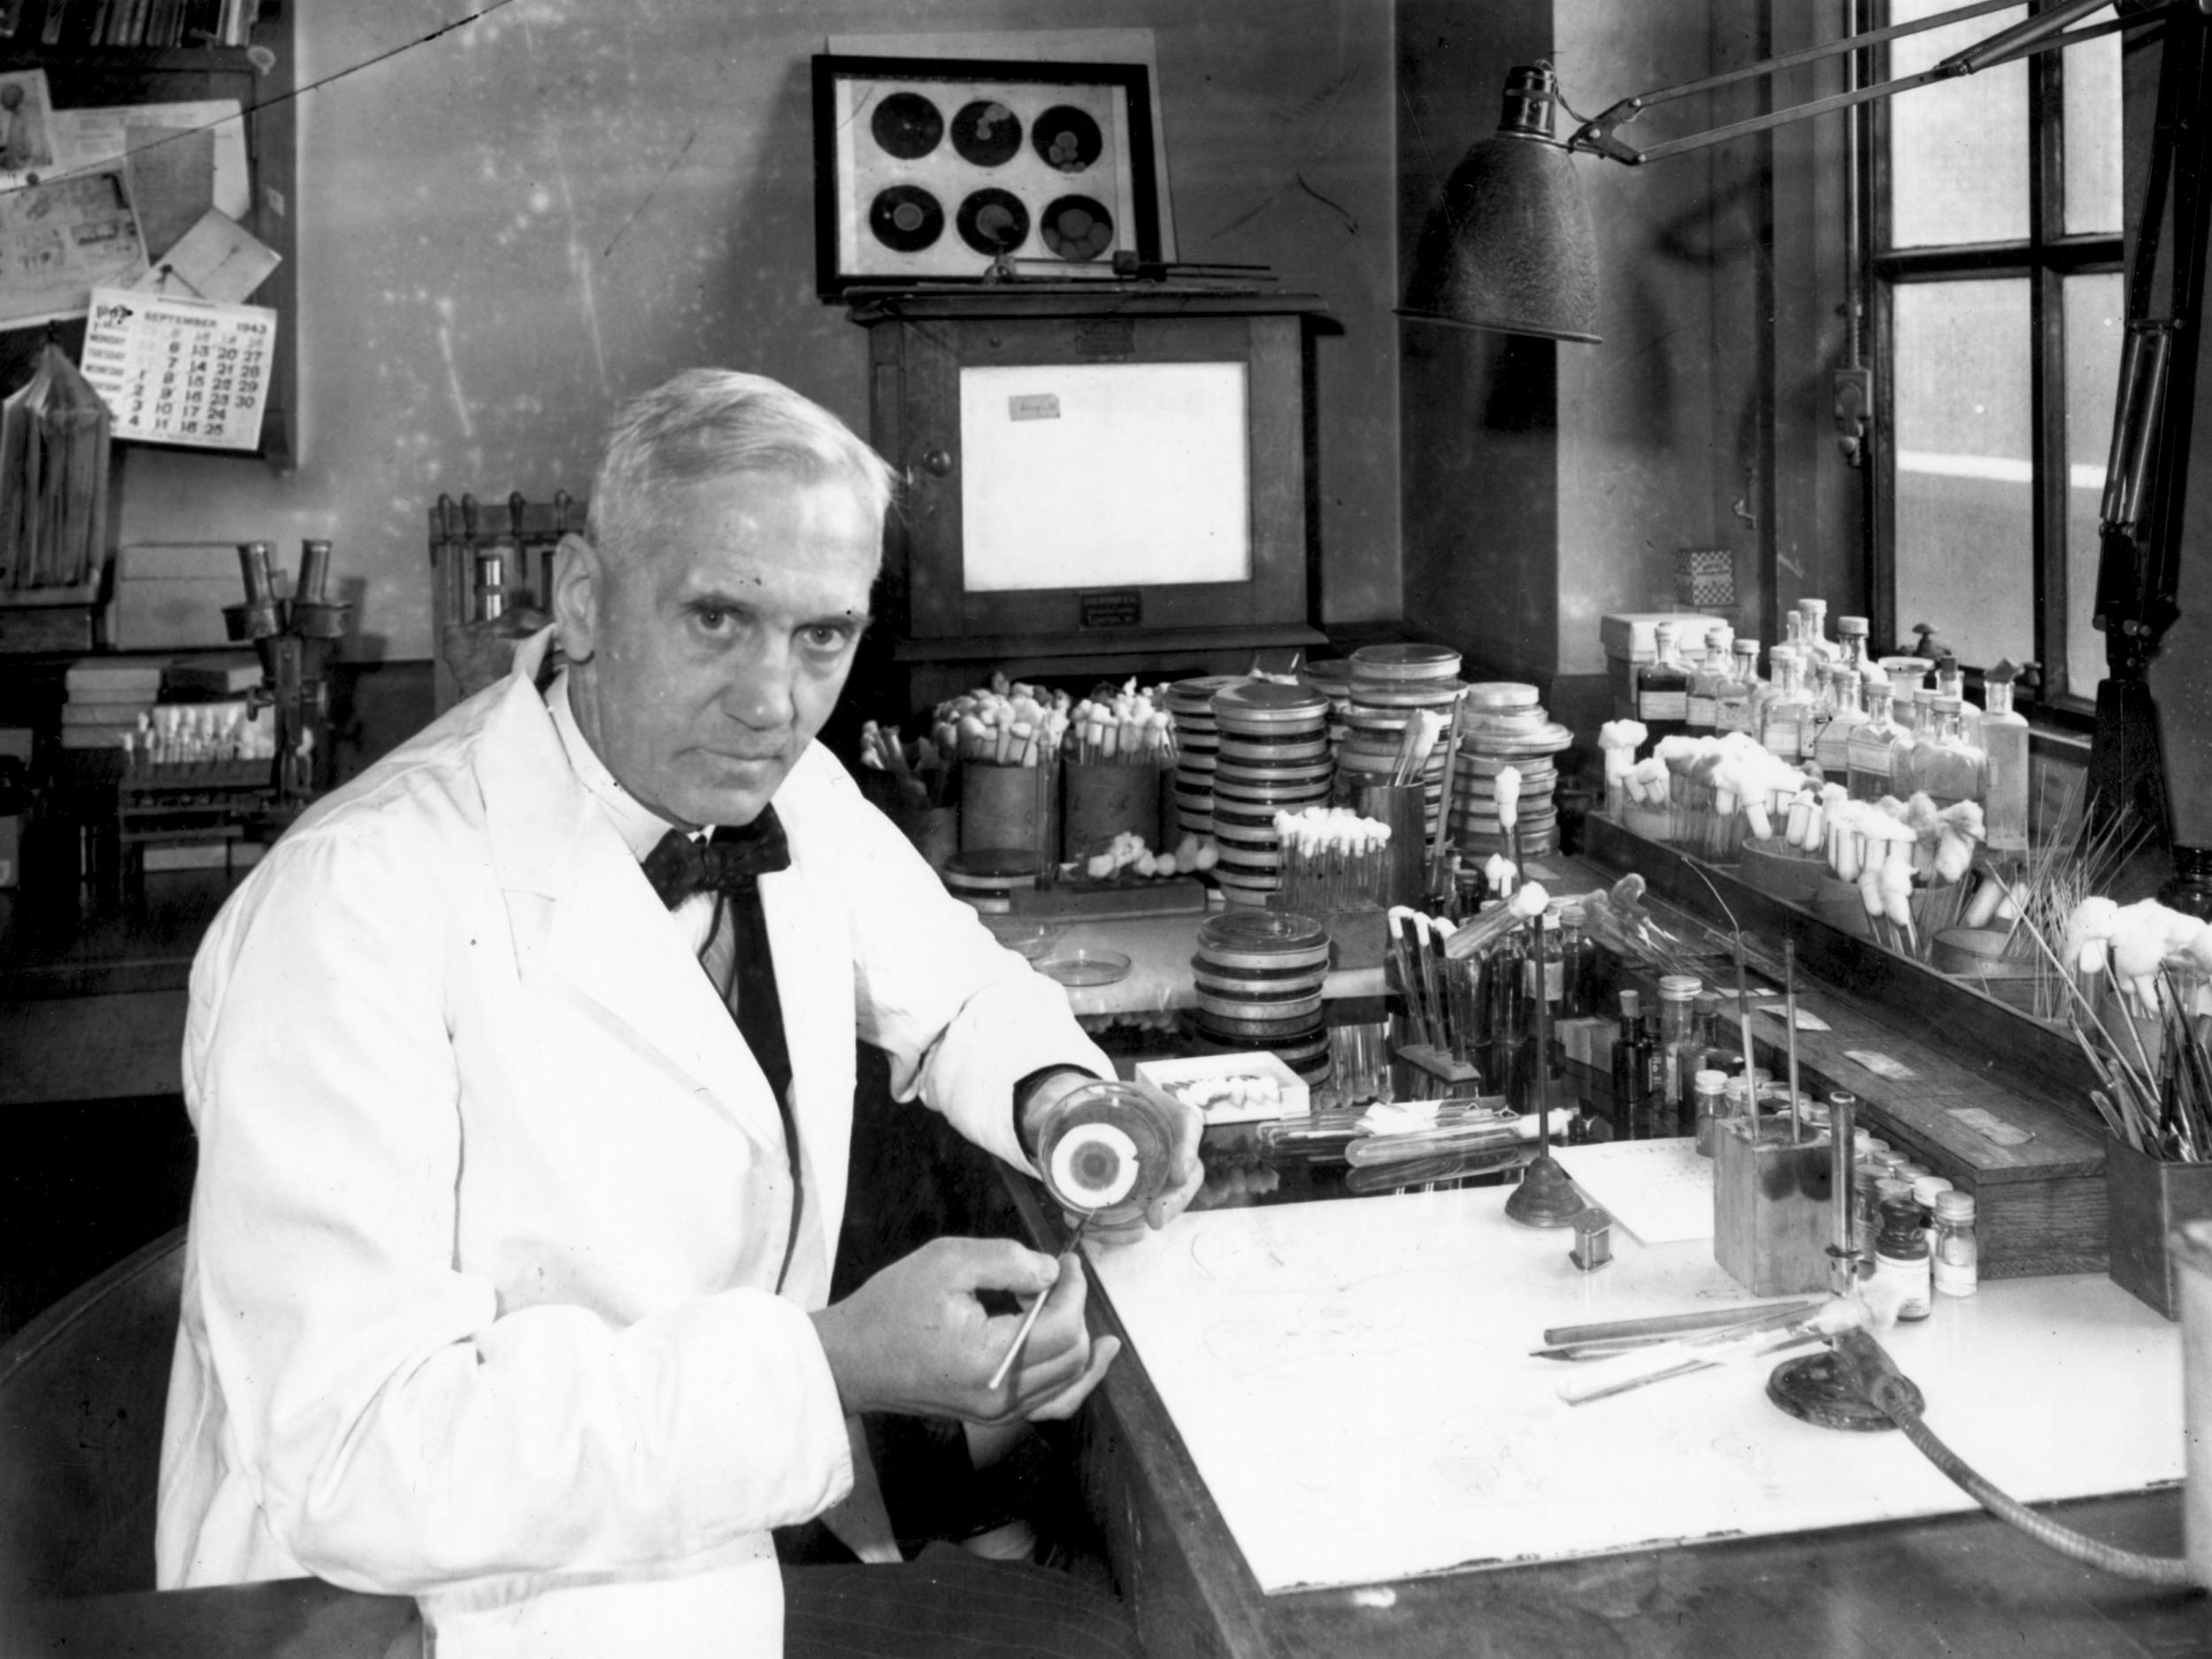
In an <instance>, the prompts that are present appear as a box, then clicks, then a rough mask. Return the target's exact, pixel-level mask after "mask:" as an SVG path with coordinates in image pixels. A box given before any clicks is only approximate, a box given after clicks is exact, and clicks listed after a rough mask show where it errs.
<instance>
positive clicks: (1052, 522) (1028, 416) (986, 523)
mask: <svg viewBox="0 0 2212 1659" xmlns="http://www.w3.org/2000/svg"><path fill="white" fill-rule="evenodd" d="M1248 396H1249V391H1248V386H1247V383H1246V367H1245V365H1244V364H1242V363H1093V364H1047V365H1039V366H1037V367H1034V368H964V369H962V370H961V371H960V449H961V457H962V466H961V480H960V512H961V520H962V534H961V541H962V558H963V562H964V565H965V568H966V588H967V591H968V592H970V593H1016V592H1023V591H1026V590H1030V589H1034V588H1136V587H1144V588H1150V587H1159V586H1164V585H1168V584H1176V583H1187V582H1240V581H1244V580H1248V579H1249V578H1250V576H1251V574H1252V532H1251V523H1252V516H1251V478H1250V471H1249V466H1248V460H1247V440H1246V432H1247V428H1246V412H1247V411H1246V403H1247V400H1248Z"/></svg>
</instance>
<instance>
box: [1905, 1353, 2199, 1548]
mask: <svg viewBox="0 0 2212 1659" xmlns="http://www.w3.org/2000/svg"><path fill="white" fill-rule="evenodd" d="M1879 1393H1880V1394H1883V1395H1887V1396H1889V1397H1888V1398H1877V1399H1876V1401H1875V1402H1874V1403H1875V1404H1877V1405H1878V1406H1879V1407H1881V1409H1883V1410H1885V1411H1886V1412H1887V1413H1888V1414H1889V1416H1890V1420H1891V1421H1892V1422H1893V1423H1895V1424H1896V1425H1897V1426H1898V1427H1899V1428H1901V1429H1902V1430H1903V1431H1904V1432H1905V1438H1906V1439H1907V1440H1910V1441H1911V1442H1912V1443H1913V1444H1914V1445H1915V1446H1917V1447H1918V1448H1920V1449H1921V1451H1922V1452H1923V1453H1924V1454H1925V1455H1926V1456H1927V1459H1928V1461H1929V1462H1930V1463H1933V1464H1934V1465H1935V1466H1936V1467H1937V1468H1938V1469H1940V1470H1941V1471H1943V1472H1944V1473H1945V1474H1946V1475H1947V1476H1949V1477H1950V1478H1951V1479H1952V1480H1954V1481H1955V1482H1956V1483H1957V1484H1958V1485H1959V1486H1962V1487H1963V1488H1964V1489H1965V1490H1966V1492H1967V1493H1968V1494H1969V1495H1970V1496H1971V1497H1972V1498H1973V1500H1974V1502H1977V1503H1978V1504H1980V1505H1981V1506H1982V1508H1984V1509H1987V1510H1988V1511H1989V1512H1990V1513H1991V1514H1992V1515H1993V1516H1995V1517H1997V1518H1998V1519H1999V1520H2001V1521H2009V1522H2010V1523H2011V1524H2012V1525H2015V1526H2016V1527H2018V1528H2019V1529H2020V1530H2021V1531H2022V1532H2025V1533H2026V1534H2027V1535H2028V1536H2029V1537H2030V1538H2032V1539H2034V1540H2036V1541H2037V1542H2039V1543H2041V1544H2046V1545H2048V1546H2049V1547H2050V1548H2053V1549H2055V1550H2056V1551H2058V1553H2059V1554H2060V1555H2065V1556H2069V1557H2070V1558H2071V1559H2073V1560H2075V1561H2078V1562H2083V1563H2086V1564H2087V1565H2089V1566H2092V1567H2095V1568H2097V1569H2099V1570H2100V1571H2104V1572H2110V1573H2116V1574H2118V1575H2119V1576H2120V1577H2121V1578H2137V1579H2140V1580H2141V1581H2142V1582H2144V1583H2146V1584H2158V1585H2165V1586H2170V1587H2171V1588H2176V1589H2188V1588H2190V1587H2192V1586H2194V1585H2195V1584H2196V1579H2195V1578H2194V1577H2193V1575H2192V1573H2191V1571H2190V1565H2189V1563H2188V1562H2187V1561H2185V1560H2184V1559H2182V1558H2181V1557H2179V1556H2175V1555H2139V1554H2137V1553H2136V1552H2135V1551H2134V1550H2131V1549H2120V1548H2116V1547H2115V1546H2113V1545H2111V1544H2101V1543H2099V1542H2098V1541H2097V1540H2095V1539H2093V1538H2088V1537H2085V1536H2084V1535H2083V1534H2081V1533H2079V1532H2075V1531H2074V1530H2073V1529H2072V1528H2070V1527H2065V1526H2061V1525H2059V1524H2058V1523H2057V1522H2056V1521H2054V1520H2052V1519H2051V1518H2050V1517H2048V1516H2047V1515H2039V1514H2037V1513H2036V1512H2035V1511H2034V1510H2033V1509H2030V1508H2028V1506H2027V1505H2026V1504H2024V1503H2022V1502H2019V1501H2018V1500H2017V1499H2016V1498H2010V1497H2008V1496H2006V1494H2003V1493H2001V1492H2000V1491H1998V1489H1997V1488H1996V1487H1994V1486H1991V1485H1990V1484H1989V1482H1988V1481H1986V1480H1985V1479H1982V1477H1981V1476H1980V1475H1978V1474H1977V1473H1975V1471H1973V1469H1972V1468H1971V1467H1970V1466H1969V1465H1968V1464H1967V1463H1966V1462H1965V1460H1964V1459H1962V1458H1961V1457H1960V1456H1959V1455H1958V1454H1957V1453H1956V1452H1955V1451H1953V1450H1952V1449H1951V1448H1949V1447H1947V1446H1946V1445H1945V1444H1944V1443H1943V1442H1942V1441H1941V1440H1939V1439H1938V1438H1937V1437H1936V1432H1935V1431H1934V1430H1933V1429H1932V1428H1930V1427H1929V1426H1928V1425H1926V1424H1925V1423H1924V1422H1923V1421H1921V1417H1920V1414H1919V1413H1918V1412H1917V1411H1916V1410H1914V1409H1912V1406H1911V1405H1910V1403H1909V1402H1907V1401H1905V1400H1903V1399H1901V1398H1900V1397H1898V1396H1899V1395H1901V1393H1902V1390H1900V1389H1889V1388H1885V1389H1882V1390H1880V1391H1879Z"/></svg>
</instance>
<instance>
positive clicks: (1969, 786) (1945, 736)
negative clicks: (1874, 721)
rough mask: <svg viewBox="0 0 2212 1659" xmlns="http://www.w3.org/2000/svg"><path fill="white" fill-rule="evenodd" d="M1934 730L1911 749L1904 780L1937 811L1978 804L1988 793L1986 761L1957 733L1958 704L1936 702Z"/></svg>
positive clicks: (1946, 700) (1954, 701)
mask: <svg viewBox="0 0 2212 1659" xmlns="http://www.w3.org/2000/svg"><path fill="white" fill-rule="evenodd" d="M1934 707H1935V727H1934V730H1933V731H1932V732H1924V733H1922V734H1921V738H1920V741H1919V742H1918V743H1917V744H1916V745H1915V746H1914V748H1913V750H1912V753H1911V756H1910V757H1909V765H1908V767H1907V778H1908V780H1909V782H1910V783H1911V785H1912V787H1913V788H1914V790H1915V791H1916V793H1918V794H1921V795H1926V796H1927V797H1928V798H1929V799H1930V800H1931V801H1932V802H1934V803H1935V804H1936V807H1937V809H1938V810H1941V809H1942V808H1944V807H1947V806H1955V805H1956V804H1957V803H1959V802H1961V801H1972V802H1976V803H1979V802H1980V800H1981V799H1982V797H1983V795H1985V794H1986V793H1987V790H1988V774H1989V757H1987V756H1986V755H1985V754H1984V753H1983V751H1982V750H1981V749H1978V748H1977V747H1976V746H1975V745H1973V744H1971V743H1970V742H1968V741H1966V739H1965V738H1964V737H1963V736H1962V734H1961V733H1960V731H1959V700H1958V699H1957V698H1956V697H1945V696H1939V697H1937V698H1936V699H1935V704H1934Z"/></svg>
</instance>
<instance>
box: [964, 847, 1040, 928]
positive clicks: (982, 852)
mask: <svg viewBox="0 0 2212 1659" xmlns="http://www.w3.org/2000/svg"><path fill="white" fill-rule="evenodd" d="M1043 872H1044V860H1043V859H1041V858H1040V857H1039V856H1037V855H1036V854H1035V853H1034V852H1033V851H1031V850H1030V849H1028V848H1026V847H979V848H975V849H972V850H969V851H966V852H958V853H955V854H953V855H952V856H950V857H949V858H948V859H946V860H945V862H944V863H943V864H941V865H940V866H939V868H938V872H937V873H938V875H939V876H940V877H941V878H942V879H943V881H944V884H945V889H946V891H948V892H949V893H950V894H951V895H953V896H954V897H955V898H957V899H964V900H966V901H967V902H969V903H970V904H972V905H974V906H975V908H976V909H977V910H980V911H982V912H983V913H984V914H986V915H988V916H1003V915H1005V914H1006V913H1007V912H1008V911H1010V910H1012V909H1013V908H1014V902H1013V901H1014V894H1015V891H1016V890H1017V889H1018V888H1025V887H1035V886H1036V885H1037V879H1038V877H1039V876H1040V875H1041V874H1042V873H1043Z"/></svg>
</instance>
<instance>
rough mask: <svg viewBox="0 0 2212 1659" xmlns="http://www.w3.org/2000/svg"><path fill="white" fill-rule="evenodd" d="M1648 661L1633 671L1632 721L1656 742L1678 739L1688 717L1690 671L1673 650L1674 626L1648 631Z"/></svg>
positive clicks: (1662, 625) (1663, 626)
mask: <svg viewBox="0 0 2212 1659" xmlns="http://www.w3.org/2000/svg"><path fill="white" fill-rule="evenodd" d="M1651 632H1652V639H1653V641H1654V642H1655V649H1654V650H1653V654H1652V659H1651V661H1649V662H1648V663H1646V664H1644V665H1643V666H1642V667H1640V668H1639V669H1638V670H1637V671H1636V718H1638V719H1639V720H1641V721H1642V722H1643V723H1644V726H1645V729H1646V730H1647V731H1648V732H1649V733H1650V734H1651V740H1652V741H1653V742H1655V743H1656V742H1657V741H1659V740H1660V739H1662V738H1666V737H1678V736H1680V735H1681V734H1682V733H1683V732H1684V731H1685V730H1686V729H1687V727H1688V725H1689V718H1690V670H1689V666H1688V664H1686V663H1684V662H1683V660H1682V657H1681V654H1680V653H1679V652H1678V650H1677V649H1676V648H1675V635H1676V632H1677V630H1676V628H1675V625H1674V624H1672V623H1671V622H1662V623H1660V624H1658V625H1657V626H1655V627H1654V628H1653V629H1652V631H1651Z"/></svg>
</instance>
